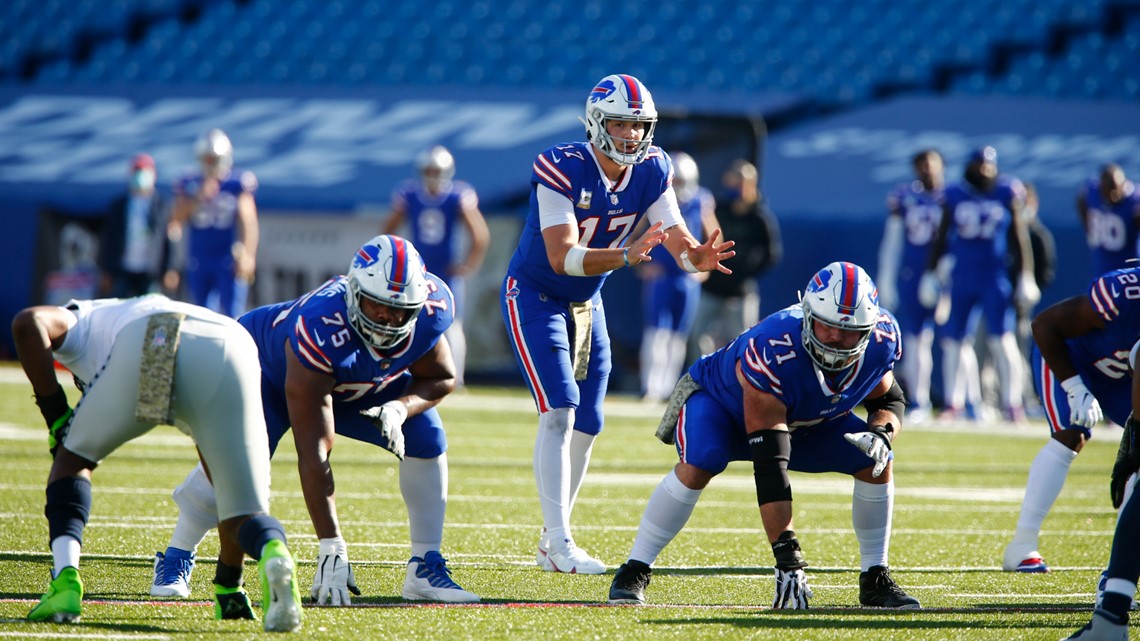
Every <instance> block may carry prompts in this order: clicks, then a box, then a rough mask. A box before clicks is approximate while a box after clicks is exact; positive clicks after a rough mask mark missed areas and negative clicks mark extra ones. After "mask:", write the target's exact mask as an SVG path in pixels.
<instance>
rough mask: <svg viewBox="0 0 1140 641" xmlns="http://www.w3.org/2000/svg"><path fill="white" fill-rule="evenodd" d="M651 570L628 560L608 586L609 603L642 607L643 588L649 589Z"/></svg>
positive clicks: (643, 599) (643, 601) (643, 598)
mask: <svg viewBox="0 0 1140 641" xmlns="http://www.w3.org/2000/svg"><path fill="white" fill-rule="evenodd" d="M652 575H653V570H652V569H650V568H649V566H648V565H646V564H644V563H642V562H641V561H634V560H632V559H631V560H630V561H629V562H627V563H623V564H622V566H621V567H620V568H618V570H617V574H615V575H614V582H613V583H611V584H610V603H615V604H621V603H624V604H629V605H643V604H644V603H645V588H647V587H649V577H650V576H652Z"/></svg>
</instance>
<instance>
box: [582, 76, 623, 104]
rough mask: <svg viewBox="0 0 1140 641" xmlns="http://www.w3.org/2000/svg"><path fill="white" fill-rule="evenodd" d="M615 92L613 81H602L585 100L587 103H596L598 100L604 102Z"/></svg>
mask: <svg viewBox="0 0 1140 641" xmlns="http://www.w3.org/2000/svg"><path fill="white" fill-rule="evenodd" d="M616 90H617V87H616V86H614V83H613V81H611V80H603V81H601V82H599V83H598V86H596V87H594V90H593V91H591V92H590V97H589V98H587V102H598V101H599V100H605V99H606V98H608V97H609V96H610V94H612V93H613V92H614V91H616Z"/></svg>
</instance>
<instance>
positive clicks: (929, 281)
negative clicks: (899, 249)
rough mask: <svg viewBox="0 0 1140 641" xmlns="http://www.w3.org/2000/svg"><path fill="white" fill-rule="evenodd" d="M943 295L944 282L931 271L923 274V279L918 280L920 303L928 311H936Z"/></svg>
mask: <svg viewBox="0 0 1140 641" xmlns="http://www.w3.org/2000/svg"><path fill="white" fill-rule="evenodd" d="M941 294H942V282H941V281H939V279H938V274H935V273H934V272H932V271H930V270H927V271H924V272H922V278H920V279H919V280H918V302H920V303H922V306H923V307H925V308H927V309H934V306H935V305H937V304H938V297H939V296H940V295H941Z"/></svg>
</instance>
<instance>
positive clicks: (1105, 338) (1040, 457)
mask: <svg viewBox="0 0 1140 641" xmlns="http://www.w3.org/2000/svg"><path fill="white" fill-rule="evenodd" d="M1138 291H1140V267H1129V268H1125V269H1120V270H1116V271H1111V272H1108V273H1106V274H1104V275H1103V276H1101V277H1100V278H1098V279H1096V280H1094V281H1093V283H1092V286H1091V287H1090V288H1089V291H1088V293H1087V294H1084V295H1080V296H1073V297H1071V298H1067V299H1065V300H1063V301H1060V302H1058V303H1056V304H1054V305H1051V306H1049V307H1048V308H1046V309H1045V310H1044V311H1042V312H1041V313H1040V314H1038V315H1037V316H1036V317H1035V318H1034V319H1033V339H1034V343H1035V345H1034V349H1033V356H1032V362H1033V382H1034V385H1035V386H1036V388H1037V393H1038V395H1039V396H1040V398H1041V400H1042V404H1043V405H1044V407H1045V418H1046V420H1047V421H1048V423H1049V430H1050V439H1049V441H1048V442H1047V443H1046V444H1045V447H1043V448H1041V451H1040V452H1039V453H1038V454H1037V456H1036V457H1035V458H1034V459H1033V463H1032V464H1031V465H1030V467H1029V479H1028V481H1026V484H1025V498H1024V499H1023V500H1022V503H1021V513H1020V515H1019V516H1018V518H1017V528H1016V530H1015V532H1014V537H1013V541H1011V542H1010V544H1009V545H1008V546H1007V547H1006V549H1005V554H1004V556H1003V558H1002V569H1004V570H1006V571H1017V572H1047V571H1048V570H1049V568H1048V566H1047V565H1046V563H1045V560H1044V559H1043V558H1042V556H1041V554H1040V553H1039V552H1038V549H1037V543H1038V535H1039V534H1040V532H1041V524H1042V523H1043V522H1044V520H1045V517H1046V516H1047V515H1048V514H1049V510H1050V509H1051V508H1052V507H1053V503H1054V502H1055V501H1056V500H1057V496H1058V495H1060V493H1061V488H1062V487H1063V486H1064V484H1065V479H1066V478H1067V477H1068V474H1069V467H1070V466H1071V465H1072V463H1073V460H1074V459H1075V458H1076V457H1077V454H1079V453H1080V451H1081V449H1082V448H1083V447H1084V445H1085V442H1086V441H1087V440H1088V439H1089V438H1092V427H1093V426H1094V425H1096V424H1097V423H1098V422H1100V420H1101V418H1102V417H1104V416H1107V417H1108V418H1109V419H1110V420H1112V421H1113V422H1115V423H1116V424H1118V425H1124V421H1125V420H1126V419H1128V416H1129V414H1128V413H1129V410H1130V409H1131V407H1132V378H1133V377H1132V374H1131V370H1130V368H1129V362H1128V353H1129V350H1131V349H1132V346H1133V344H1134V343H1136V337H1137V328H1138V327H1140V299H1137V292H1138Z"/></svg>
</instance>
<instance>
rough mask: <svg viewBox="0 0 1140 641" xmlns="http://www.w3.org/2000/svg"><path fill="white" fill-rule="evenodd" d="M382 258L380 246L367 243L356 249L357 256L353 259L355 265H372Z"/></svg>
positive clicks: (363, 266)
mask: <svg viewBox="0 0 1140 641" xmlns="http://www.w3.org/2000/svg"><path fill="white" fill-rule="evenodd" d="M379 258H380V248H379V247H377V246H376V245H365V246H363V247H361V248H360V249H358V250H357V251H356V256H355V257H353V259H352V266H353V267H360V268H362V269H363V268H365V267H370V266H372V265H375V264H376V261H377V260H379Z"/></svg>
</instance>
